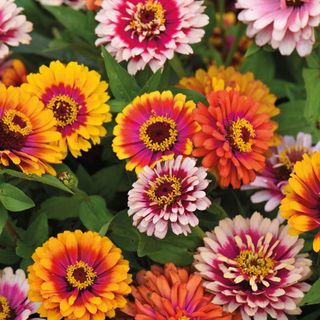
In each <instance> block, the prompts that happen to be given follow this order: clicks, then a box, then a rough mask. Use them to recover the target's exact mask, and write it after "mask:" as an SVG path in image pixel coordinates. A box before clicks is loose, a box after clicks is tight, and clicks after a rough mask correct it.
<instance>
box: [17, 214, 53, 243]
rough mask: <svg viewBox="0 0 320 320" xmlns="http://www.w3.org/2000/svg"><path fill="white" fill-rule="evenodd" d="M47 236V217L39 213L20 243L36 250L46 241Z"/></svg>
mask: <svg viewBox="0 0 320 320" xmlns="http://www.w3.org/2000/svg"><path fill="white" fill-rule="evenodd" d="M48 234H49V228H48V217H47V216H46V215H45V214H44V213H40V214H39V215H38V216H37V217H36V218H35V219H34V220H33V221H32V223H31V224H30V225H29V227H28V229H27V230H26V232H25V233H24V235H23V238H22V242H23V243H24V244H25V245H29V246H32V247H33V248H36V247H38V246H40V245H42V244H43V242H44V241H46V240H47V239H48Z"/></svg>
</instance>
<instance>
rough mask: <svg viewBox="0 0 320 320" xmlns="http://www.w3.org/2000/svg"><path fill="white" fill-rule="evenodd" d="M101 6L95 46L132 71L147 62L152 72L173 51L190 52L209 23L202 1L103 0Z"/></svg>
mask: <svg viewBox="0 0 320 320" xmlns="http://www.w3.org/2000/svg"><path fill="white" fill-rule="evenodd" d="M101 7H102V9H101V10H100V11H99V12H98V14H97V15H96V20H97V21H98V22H100V23H99V25H98V27H97V28H96V34H97V36H98V39H97V41H96V45H104V44H106V49H107V50H108V51H109V52H110V53H111V54H112V55H114V56H115V57H116V59H117V61H118V62H121V61H124V60H125V61H129V64H128V71H129V72H130V73H131V74H135V73H136V72H137V71H138V70H142V69H144V68H145V66H146V65H147V64H148V65H149V66H150V68H151V69H152V70H153V72H155V71H156V70H158V69H160V68H161V67H162V66H163V65H164V63H165V61H166V60H167V59H172V58H173V56H174V53H175V52H178V53H182V54H190V53H192V52H193V50H192V48H191V46H190V44H193V43H197V42H200V41H201V39H202V37H203V36H204V33H205V32H204V30H203V27H204V26H205V25H207V24H208V23H209V18H208V16H206V15H205V14H203V12H204V10H205V7H204V6H203V1H202V0H201V1H198V0H188V1H185V0H130V1H123V0H111V1H110V0H103V1H102V3H101Z"/></svg>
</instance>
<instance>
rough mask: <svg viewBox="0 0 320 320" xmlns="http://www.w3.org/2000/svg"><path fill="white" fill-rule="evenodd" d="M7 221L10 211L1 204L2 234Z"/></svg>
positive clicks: (0, 227) (0, 226) (0, 220)
mask: <svg viewBox="0 0 320 320" xmlns="http://www.w3.org/2000/svg"><path fill="white" fill-rule="evenodd" d="M7 220H8V211H7V210H6V208H5V207H4V206H3V205H2V204H0V234H1V233H2V230H3V228H4V226H5V225H6V222H7Z"/></svg>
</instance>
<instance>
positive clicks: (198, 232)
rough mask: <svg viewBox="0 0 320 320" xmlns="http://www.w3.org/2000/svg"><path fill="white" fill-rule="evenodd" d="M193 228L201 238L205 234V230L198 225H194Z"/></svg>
mask: <svg viewBox="0 0 320 320" xmlns="http://www.w3.org/2000/svg"><path fill="white" fill-rule="evenodd" d="M193 230H194V232H195V234H196V235H197V236H198V237H199V238H200V239H201V240H202V239H203V238H204V237H205V236H206V234H205V232H204V231H203V230H202V229H201V228H200V227H199V226H196V227H194V229H193Z"/></svg>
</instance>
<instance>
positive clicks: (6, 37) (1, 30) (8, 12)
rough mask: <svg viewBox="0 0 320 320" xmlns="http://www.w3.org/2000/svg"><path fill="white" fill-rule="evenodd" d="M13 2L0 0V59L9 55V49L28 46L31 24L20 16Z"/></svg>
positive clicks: (11, 0)
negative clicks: (21, 44) (22, 45)
mask: <svg viewBox="0 0 320 320" xmlns="http://www.w3.org/2000/svg"><path fill="white" fill-rule="evenodd" d="M21 11H22V8H18V7H17V6H16V4H15V3H14V0H0V59H2V58H4V57H6V56H7V55H8V54H9V47H8V46H11V47H17V46H18V45H19V44H20V43H23V44H29V43H30V42H31V37H30V35H29V34H28V33H29V32H31V31H32V23H31V22H29V21H27V18H26V16H25V15H22V14H20V13H21Z"/></svg>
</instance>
